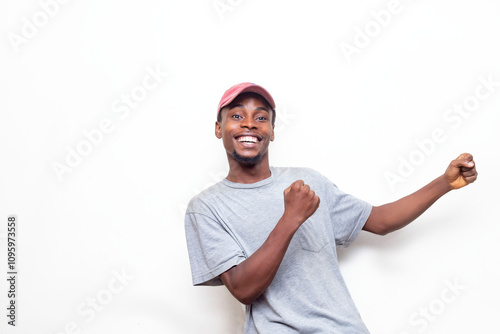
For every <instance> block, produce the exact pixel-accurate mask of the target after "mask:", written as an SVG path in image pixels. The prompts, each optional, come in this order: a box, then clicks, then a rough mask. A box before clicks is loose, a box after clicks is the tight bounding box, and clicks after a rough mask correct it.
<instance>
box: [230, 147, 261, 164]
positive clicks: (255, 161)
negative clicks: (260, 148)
mask: <svg viewBox="0 0 500 334" xmlns="http://www.w3.org/2000/svg"><path fill="white" fill-rule="evenodd" d="M233 158H234V160H236V161H237V162H239V163H241V164H244V165H249V166H253V165H256V164H258V163H259V162H261V160H262V154H260V153H259V154H257V155H256V156H253V157H244V156H241V155H239V154H238V153H237V152H236V150H234V151H233Z"/></svg>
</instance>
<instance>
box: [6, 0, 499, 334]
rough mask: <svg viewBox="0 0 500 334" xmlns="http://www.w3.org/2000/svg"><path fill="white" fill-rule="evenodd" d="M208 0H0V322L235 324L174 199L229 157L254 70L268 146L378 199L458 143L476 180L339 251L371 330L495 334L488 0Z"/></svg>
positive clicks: (93, 326) (222, 329)
mask: <svg viewBox="0 0 500 334" xmlns="http://www.w3.org/2000/svg"><path fill="white" fill-rule="evenodd" d="M57 1H58V2H57ZM218 1H220V4H222V7H220V8H219V13H218V11H217V10H216V8H215V6H214V4H213V2H212V0H198V1H180V0H177V1H172V0H165V1H159V0H156V1H154V0H148V1H140V2H139V1H95V0H93V1H67V0H65V1H62V0H40V1H35V0H32V1H27V0H25V1H8V2H7V1H2V3H1V4H0V16H1V19H0V22H1V36H2V39H1V42H0V52H1V59H2V61H1V62H0V70H1V72H0V73H1V75H0V89H1V93H0V94H1V99H0V113H1V114H0V115H1V116H0V156H1V160H2V162H1V163H0V189H1V191H0V222H1V223H0V234H1V235H0V237H1V238H2V239H0V244H1V245H0V250H1V251H0V253H1V255H0V259H1V260H0V261H1V262H2V265H1V266H0V267H1V268H2V271H4V273H3V274H1V277H4V276H5V275H6V272H7V270H6V269H5V267H6V265H5V264H6V261H7V260H6V258H7V253H6V239H5V237H6V233H7V217H8V216H9V215H17V218H18V227H19V232H18V235H17V238H18V240H17V242H18V253H17V260H18V270H19V273H18V277H17V281H18V286H17V292H18V296H17V325H18V326H16V327H15V328H12V326H8V325H7V324H6V322H7V320H8V319H7V317H6V314H7V313H6V312H7V311H6V306H7V303H8V302H9V301H8V298H7V290H8V286H7V282H6V280H5V279H2V280H1V281H0V303H1V305H2V307H1V309H2V310H4V311H2V314H1V317H0V319H2V320H1V321H0V332H2V333H43V334H49V333H217V334H219V333H241V331H242V327H243V322H244V318H243V311H242V308H241V307H240V305H239V303H237V302H236V301H235V300H234V299H233V298H232V297H231V296H230V294H229V293H228V292H227V291H226V290H225V289H224V288H223V287H221V288H194V287H192V286H191V276H190V269H189V263H188V258H187V250H186V245H185V239H184V227H183V210H184V209H185V206H186V205H187V202H188V200H189V199H190V198H191V197H192V196H194V195H195V194H196V193H197V192H199V191H200V190H202V189H203V188H204V187H205V186H207V185H209V184H212V183H214V182H215V181H217V180H218V179H220V178H221V177H223V176H224V173H225V172H226V171H227V165H226V158H225V155H224V152H223V149H222V145H221V143H220V142H219V141H218V140H217V139H216V138H215V136H214V134H213V131H214V128H213V126H214V121H215V111H216V105H217V103H218V101H219V99H220V97H221V95H222V93H223V92H224V90H225V89H227V88H229V86H231V85H233V84H235V83H238V82H242V81H253V82H256V83H259V84H261V85H263V86H264V87H266V88H267V89H268V90H269V91H270V92H271V93H272V94H273V96H274V97H275V99H276V102H277V105H278V120H277V131H276V132H277V133H276V140H275V142H274V143H273V144H272V146H271V156H270V157H271V163H272V164H273V165H275V166H308V167H312V168H315V169H317V170H319V171H321V172H322V173H324V174H325V175H327V176H328V177H329V178H331V180H332V181H334V182H335V183H336V184H337V185H338V186H339V187H340V188H341V189H343V190H344V191H347V192H350V193H352V194H355V195H356V196H358V197H360V198H363V199H365V200H367V201H369V202H371V203H373V204H374V205H379V204H382V203H386V202H389V201H393V200H396V199H398V198H400V197H402V196H404V195H406V194H408V193H410V192H412V191H414V190H416V189H418V188H419V187H421V186H423V185H424V184H426V183H427V182H429V181H430V180H432V179H433V178H435V177H437V176H438V175H440V174H441V173H443V172H444V170H445V168H446V167H447V165H448V163H449V162H450V161H451V160H452V159H454V158H455V157H456V156H458V155H459V154H460V153H462V152H471V153H473V154H474V156H475V160H476V163H477V167H478V170H479V178H478V181H477V182H476V183H475V184H473V185H472V186H469V187H467V188H466V189H463V190H460V191H456V192H453V193H451V194H448V195H446V196H445V198H442V199H441V200H440V201H439V202H438V203H437V204H436V205H435V206H433V207H432V208H431V209H430V210H429V211H428V212H426V213H425V214H424V215H423V216H422V217H421V218H419V219H418V220H417V221H415V222H414V223H413V224H412V225H410V226H409V227H407V228H405V229H403V230H401V231H398V232H396V233H393V234H391V235H388V236H386V237H377V236H373V235H369V234H367V233H364V232H363V233H361V235H360V236H359V238H358V239H357V240H356V241H355V243H354V244H353V245H352V246H351V247H349V248H348V249H347V250H344V251H342V252H341V255H340V260H341V266H342V270H343V273H344V276H345V279H346V281H347V282H348V285H349V288H350V291H351V293H352V296H353V298H354V299H355V302H356V304H357V305H358V307H359V310H360V313H361V314H362V316H363V319H364V320H365V322H366V324H367V326H368V327H369V328H370V330H371V331H372V333H374V334H377V333H381V334H386V333H389V334H391V333H393V334H403V333H407V334H413V333H424V332H425V333H439V334H442V333H481V332H489V333H491V330H492V329H493V328H496V322H497V317H498V313H499V311H500V305H499V302H498V300H499V297H500V296H499V292H498V281H499V279H500V270H499V269H498V254H499V251H500V246H499V243H498V240H499V234H500V228H499V227H498V226H499V224H498V223H499V219H498V215H497V213H496V208H497V207H498V200H499V196H498V192H497V189H498V186H499V185H500V182H499V181H498V175H496V174H495V172H498V170H499V167H500V158H499V154H498V152H499V150H498V145H499V143H500V140H499V139H500V138H499V132H498V126H499V125H500V123H499V121H500V116H499V113H498V110H499V106H500V85H499V82H500V65H499V63H498V59H500V46H499V42H498V31H499V29H500V21H499V20H498V14H499V11H500V4H499V3H498V2H493V1H487V0H479V1H474V2H469V1H451V0H449V1H444V0H442V1H429V0H421V1H419V0H414V1H410V0H401V1H400V2H396V1H386V0H384V1H375V0H364V1H349V2H347V1H326V0H325V1H319V0H318V1H311V2H306V1H284V0H282V1H264V0H232V1H230V0H218ZM224 1H226V2H224ZM223 6H230V7H223ZM221 8H222V9H221ZM228 8H231V9H228ZM388 10H390V11H392V14H390V16H388V15H387V13H391V12H389V11H388ZM219 14H220V15H219ZM375 17H378V20H379V21H377V20H376V18H375ZM377 22H381V23H377ZM365 29H368V30H369V31H368V32H369V34H370V35H371V37H369V36H368V37H366V36H363V35H362V34H361V33H360V31H363V30H365ZM342 50H344V51H342ZM151 72H156V74H155V76H151V74H150V73H151ZM166 73H168V74H166ZM154 78H156V79H154ZM484 80H490V81H492V82H493V83H492V84H490V86H488V87H485V86H484V84H483V83H482V82H483V81H484ZM144 85H145V86H144ZM478 87H479V88H478ZM488 89H489V90H488ZM131 94H132V96H133V97H132V98H131V100H130V101H129V102H127V101H126V99H127V96H130V95H131ZM476 96H477V97H476ZM478 97H479V98H478ZM127 103H129V106H127ZM464 103H465V104H467V108H468V109H469V110H470V111H465V112H464V113H463V115H464V116H460V115H459V114H458V113H456V112H454V111H453V108H454V105H461V104H464ZM132 106H133V107H132ZM450 109H451V111H449V110H450ZM464 110H465V109H464ZM96 129H99V130H96ZM85 133H87V136H90V137H91V138H92V140H93V141H94V143H90V142H89V140H88V139H87V137H86V135H85ZM433 133H434V134H435V137H436V138H434V139H432V138H433V137H432V134H433ZM431 139H432V140H436V139H437V140H436V142H434V143H433V144H430V142H429V141H430V140H431ZM416 142H419V143H421V145H424V144H422V143H425V147H424V149H425V150H426V151H427V152H422V149H420V148H419V146H418V144H417V143H416ZM72 150H79V151H80V153H81V154H83V155H85V156H83V157H80V159H78V157H76V156H71V154H70V153H69V152H70V151H72ZM403 160H405V161H407V162H406V163H403V162H402V161H403ZM408 161H411V162H408ZM54 166H58V167H57V168H58V170H59V172H56V170H55V169H54ZM64 166H65V167H64ZM70 170H71V171H70ZM398 170H399V171H398ZM389 173H392V174H389ZM388 175H392V178H393V182H392V184H391V182H389V181H388V179H387V177H388ZM394 177H397V178H395V179H394ZM450 286H454V288H453V289H452V288H450Z"/></svg>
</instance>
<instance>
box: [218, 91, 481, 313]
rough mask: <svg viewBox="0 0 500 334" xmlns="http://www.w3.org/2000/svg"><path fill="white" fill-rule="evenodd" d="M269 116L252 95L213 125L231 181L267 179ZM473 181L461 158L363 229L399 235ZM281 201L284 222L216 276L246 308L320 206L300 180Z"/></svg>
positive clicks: (376, 210)
mask: <svg viewBox="0 0 500 334" xmlns="http://www.w3.org/2000/svg"><path fill="white" fill-rule="evenodd" d="M271 112H272V110H271V108H270V107H269V105H268V104H267V102H266V101H265V100H264V99H263V98H261V97H260V96H258V95H254V94H242V95H239V96H238V97H237V98H236V99H235V100H234V101H233V102H232V103H231V104H230V105H229V106H227V107H225V108H223V110H222V118H221V121H220V122H216V123H215V135H216V136H217V138H219V139H222V141H223V144H224V148H225V149H226V153H227V157H228V162H229V174H228V176H227V179H228V180H229V181H232V182H237V183H255V182H259V181H262V180H264V179H266V178H268V177H270V176H271V173H270V169H269V154H268V147H269V143H270V142H271V141H273V140H274V126H273V125H272V124H271ZM249 137H251V138H249ZM235 153H236V154H235ZM258 155H260V159H259V160H258V161H257V162H255V161H253V162H250V163H249V162H248V158H253V157H256V156H258ZM241 157H242V158H243V159H242V158H241ZM245 159H247V160H245ZM476 178H477V171H476V167H475V163H474V160H473V157H472V155H471V154H468V153H464V154H461V155H460V156H459V157H458V158H457V159H455V160H453V161H452V162H451V163H450V165H449V166H448V168H447V169H446V171H445V173H444V174H443V175H441V176H439V177H437V178H436V179H435V180H433V181H431V182H430V183H429V184H427V185H426V186H424V187H423V188H421V189H420V190H418V191H416V192H414V193H413V194H411V195H408V196H406V197H403V198H401V199H399V200H397V201H395V202H392V203H388V204H384V205H381V206H374V207H373V208H372V212H371V214H370V216H369V217H368V220H367V221H366V223H365V225H364V227H363V229H364V230H365V231H369V232H372V233H375V234H379V235H385V234H387V233H390V232H393V231H395V230H398V229H400V228H402V227H404V226H406V225H408V224H409V223H411V222H412V221H413V220H415V219H416V218H417V217H419V216H420V215H421V214H422V213H423V212H424V211H425V210H427V209H428V208H429V207H430V206H431V205H432V204H433V203H434V202H435V201H437V200H438V199H439V198H440V197H441V196H443V195H444V194H446V193H447V192H449V191H451V190H453V189H459V188H462V187H464V186H466V185H468V184H470V183H473V182H474V181H475V180H476ZM283 200H284V204H285V210H284V213H283V216H282V217H281V219H280V220H279V221H278V222H277V224H276V226H275V228H274V229H273V230H272V231H271V233H270V234H269V236H268V238H267V239H266V241H265V242H264V243H263V244H262V246H261V247H260V248H259V249H258V250H257V251H256V252H255V253H253V254H252V255H251V256H250V257H248V258H247V259H246V260H245V261H243V262H242V263H240V264H239V265H237V266H234V267H232V268H231V269H229V270H228V271H226V272H224V273H222V274H221V275H220V279H221V280H222V282H223V283H224V284H225V285H226V287H227V288H228V290H229V291H230V292H231V294H232V295H233V296H234V297H236V299H238V300H239V301H240V302H241V303H243V304H246V305H250V304H251V303H252V302H253V301H255V300H256V299H257V298H258V297H259V296H260V295H261V294H262V293H263V292H264V291H265V290H266V289H267V287H268V286H269V285H270V284H271V282H272V281H273V279H274V276H275V275H276V272H277V271H278V268H279V266H280V264H281V261H282V260H283V257H284V256H285V253H286V250H287V249H288V245H289V244H290V241H291V240H292V237H293V236H294V234H295V232H296V231H297V230H298V228H299V227H300V226H301V225H302V223H304V222H305V221H306V220H307V219H308V218H309V217H310V216H311V215H313V214H314V212H315V211H316V210H317V208H318V207H319V203H320V199H319V197H318V196H317V195H316V194H315V193H314V191H313V190H312V189H311V188H310V187H309V186H308V185H307V184H305V183H304V181H302V180H297V181H295V182H293V183H292V184H291V185H290V186H289V187H288V188H287V189H284V191H283Z"/></svg>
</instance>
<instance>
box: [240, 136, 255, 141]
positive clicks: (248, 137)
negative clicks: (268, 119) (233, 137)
mask: <svg viewBox="0 0 500 334" xmlns="http://www.w3.org/2000/svg"><path fill="white" fill-rule="evenodd" d="M238 141H239V142H250V143H256V142H257V141H258V140H257V138H255V137H251V136H243V137H240V138H238Z"/></svg>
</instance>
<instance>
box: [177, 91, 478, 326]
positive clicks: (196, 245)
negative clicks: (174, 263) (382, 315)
mask: <svg viewBox="0 0 500 334" xmlns="http://www.w3.org/2000/svg"><path fill="white" fill-rule="evenodd" d="M275 119H276V112H275V103H274V100H273V98H272V96H271V94H269V92H268V91H267V90H265V89H264V88H263V87H261V86H258V85H255V84H252V83H241V84H238V85H235V86H233V87H231V88H230V89H228V90H227V91H226V92H225V94H224V95H223V97H222V99H221V101H220V103H219V106H218V108H217V121H216V123H215V135H216V137H217V138H219V139H222V142H223V145H224V148H225V150H226V154H227V159H228V162H229V173H228V175H227V177H226V178H225V179H223V180H222V181H221V182H219V183H217V184H215V185H214V186H212V187H210V188H208V189H206V190H205V191H203V192H202V193H200V194H199V195H197V196H196V197H194V198H193V199H192V200H191V202H190V203H189V205H188V208H187V211H186V218H185V229H186V239H187V244H188V250H189V259H190V262H191V270H192V277H193V284H194V285H221V284H224V285H225V286H226V287H227V288H228V290H229V291H230V292H231V294H232V295H233V296H234V297H235V298H236V299H238V300H239V301H240V302H241V303H243V304H245V305H247V308H246V324H245V333H301V334H302V333H349V334H357V333H369V332H368V330H367V328H366V326H365V325H364V323H363V321H362V319H361V317H360V315H359V313H358V311H357V309H356V307H355V305H354V303H353V301H352V298H351V296H350V294H349V292H348V290H347V287H346V285H345V283H344V280H343V278H342V275H341V274H340V271H339V268H338V263H337V250H336V249H337V247H347V246H348V245H349V244H350V243H351V242H352V241H353V240H354V239H355V238H356V236H357V235H358V234H359V233H360V231H361V230H362V229H363V230H366V231H369V232H372V233H376V234H380V235H384V234H387V233H389V232H392V231H395V230H397V229H399V228H402V227H404V226H406V225H407V224H409V223H410V222H411V221H413V220H414V219H416V218H417V217H418V216H420V215H421V214H422V213H423V212H424V211H425V210H426V209H427V208H429V207H430V206H431V205H432V204H433V203H434V202H435V201H436V200H437V199H439V198H440V197H441V196H443V195H444V194H446V193H447V192H449V191H450V190H452V189H458V188H461V187H463V186H465V185H467V184H469V183H472V182H474V181H475V180H476V177H477V172H476V168H475V164H474V161H473V158H472V155H470V154H462V155H460V156H459V157H458V158H457V159H455V160H453V161H452V162H451V163H450V165H449V166H448V168H447V169H446V172H445V173H444V174H443V175H441V176H439V177H438V178H436V179H435V180H434V181H432V182H430V183H429V184H428V185H426V186H425V187H423V188H422V189H420V190H418V191H417V192H415V193H413V194H411V195H409V196H407V197H404V198H402V199H400V200H398V201H396V202H393V203H389V204H385V205H382V206H372V205H370V204H369V203H367V202H365V201H363V200H360V199H358V198H356V197H354V196H352V195H349V194H346V193H343V192H342V191H340V190H339V189H338V188H337V187H336V186H335V185H334V184H333V183H332V182H331V181H330V180H328V179H327V178H325V177H324V176H322V175H321V174H319V173H318V172H316V171H314V170H311V169H308V168H283V167H281V168H278V167H271V166H270V165H269V151H268V148H269V144H270V142H271V141H273V140H274V121H275Z"/></svg>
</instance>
